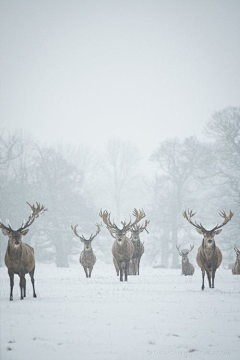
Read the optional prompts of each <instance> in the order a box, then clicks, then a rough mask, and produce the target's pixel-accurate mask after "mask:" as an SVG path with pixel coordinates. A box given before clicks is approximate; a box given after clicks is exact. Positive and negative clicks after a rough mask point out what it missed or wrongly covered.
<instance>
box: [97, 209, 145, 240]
mask: <svg viewBox="0 0 240 360" xmlns="http://www.w3.org/2000/svg"><path fill="white" fill-rule="evenodd" d="M99 216H100V217H101V218H102V220H103V222H104V224H105V225H106V226H107V229H108V230H109V232H110V234H111V235H112V237H114V238H115V239H116V240H117V242H118V244H119V245H122V244H123V243H124V240H125V238H126V234H127V232H128V231H130V230H131V228H132V227H134V226H135V225H136V224H137V223H138V222H139V221H141V220H142V219H143V218H144V217H145V216H146V215H145V212H144V211H143V209H140V210H139V211H138V210H137V209H134V210H133V216H134V217H135V218H136V219H135V221H134V222H132V220H131V217H130V221H129V222H128V223H127V222H126V220H125V221H122V222H121V224H122V226H123V228H122V229H119V228H118V227H117V225H116V224H115V223H114V222H112V221H111V219H110V216H111V213H108V211H107V210H105V211H104V212H102V210H100V213H99Z"/></svg>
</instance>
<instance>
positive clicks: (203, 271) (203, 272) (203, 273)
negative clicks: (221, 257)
mask: <svg viewBox="0 0 240 360" xmlns="http://www.w3.org/2000/svg"><path fill="white" fill-rule="evenodd" d="M204 276H205V270H202V290H204Z"/></svg>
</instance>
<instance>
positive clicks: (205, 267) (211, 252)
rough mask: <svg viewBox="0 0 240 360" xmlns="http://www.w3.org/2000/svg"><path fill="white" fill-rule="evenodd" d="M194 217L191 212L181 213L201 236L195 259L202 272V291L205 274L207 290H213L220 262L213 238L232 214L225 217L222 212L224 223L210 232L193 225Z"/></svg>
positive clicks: (219, 252) (220, 254)
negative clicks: (207, 284) (201, 239)
mask: <svg viewBox="0 0 240 360" xmlns="http://www.w3.org/2000/svg"><path fill="white" fill-rule="evenodd" d="M194 215H195V214H194V213H193V212H192V210H191V211H188V214H187V212H186V211H184V212H183V217H184V218H185V219H186V220H187V221H188V222H189V223H190V224H191V225H193V226H194V227H195V228H196V230H197V232H198V233H199V234H201V235H203V241H202V245H201V246H200V247H199V249H198V254H197V259H196V260H197V263H198V266H199V267H200V268H201V270H202V290H204V288H205V286H204V277H205V272H206V273H207V277H208V283H209V288H214V279H215V273H216V270H217V269H218V268H219V266H220V265H221V262H222V253H221V251H220V249H219V248H218V247H217V246H216V244H215V240H214V236H215V235H218V234H220V232H221V231H222V229H220V228H221V227H222V226H224V225H226V224H227V223H228V222H229V221H230V220H231V218H232V217H233V213H232V212H231V211H230V213H229V215H228V216H227V215H226V213H225V212H224V211H222V212H220V215H221V216H222V217H223V218H224V221H223V223H222V224H221V225H217V226H215V227H214V228H213V229H211V230H206V229H205V228H204V227H203V226H202V224H200V225H199V224H197V223H196V222H195V223H193V222H192V221H191V218H192V217H193V216H194Z"/></svg>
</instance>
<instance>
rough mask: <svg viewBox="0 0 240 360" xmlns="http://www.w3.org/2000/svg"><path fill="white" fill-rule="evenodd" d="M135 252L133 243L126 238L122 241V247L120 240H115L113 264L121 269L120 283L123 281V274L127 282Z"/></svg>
mask: <svg viewBox="0 0 240 360" xmlns="http://www.w3.org/2000/svg"><path fill="white" fill-rule="evenodd" d="M133 251H134V249H133V245H132V242H131V241H130V240H129V239H128V238H127V237H126V236H125V237H124V238H123V239H122V245H119V244H118V240H115V241H114V243H113V245H112V254H113V258H114V260H113V262H114V264H117V267H118V269H119V272H120V281H123V273H124V274H125V281H127V276H128V272H129V265H130V260H131V258H132V256H133ZM115 268H116V265H115ZM116 270H117V268H116Z"/></svg>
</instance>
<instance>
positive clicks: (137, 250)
mask: <svg viewBox="0 0 240 360" xmlns="http://www.w3.org/2000/svg"><path fill="white" fill-rule="evenodd" d="M149 223H150V220H145V224H144V225H138V224H136V225H134V226H132V227H131V229H130V231H131V238H130V240H131V241H132V244H133V248H134V251H133V256H132V260H131V262H132V273H133V275H139V267H140V261H141V257H142V255H143V253H144V245H143V243H142V242H141V240H140V238H139V235H140V234H141V232H143V231H144V230H145V231H146V232H147V233H149V232H148V231H147V226H148V224H149Z"/></svg>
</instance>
